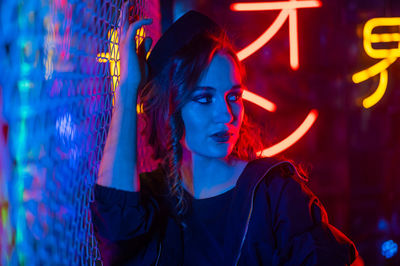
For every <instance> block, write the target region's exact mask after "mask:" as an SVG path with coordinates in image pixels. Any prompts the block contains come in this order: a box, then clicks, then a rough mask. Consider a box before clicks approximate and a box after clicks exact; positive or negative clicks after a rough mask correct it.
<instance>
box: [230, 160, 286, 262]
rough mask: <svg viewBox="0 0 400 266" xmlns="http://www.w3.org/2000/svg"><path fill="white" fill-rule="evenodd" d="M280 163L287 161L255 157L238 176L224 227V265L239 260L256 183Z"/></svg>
mask: <svg viewBox="0 0 400 266" xmlns="http://www.w3.org/2000/svg"><path fill="white" fill-rule="evenodd" d="M282 163H287V162H279V161H278V160H277V159H274V158H260V159H256V160H253V161H250V162H249V163H248V164H247V165H246V167H245V169H244V170H243V172H242V174H241V175H240V176H239V178H238V181H237V183H236V187H235V189H234V192H233V198H232V202H231V205H230V207H229V212H228V223H227V226H226V229H225V240H224V255H225V261H226V264H225V265H236V264H237V262H238V260H239V257H240V253H241V249H242V245H243V243H244V240H245V237H246V234H247V227H248V225H249V221H250V217H251V212H252V207H253V198H254V193H255V189H256V187H257V185H258V184H259V183H260V182H261V181H262V180H263V179H264V177H265V176H266V175H267V173H268V172H269V171H270V169H272V168H274V167H275V166H277V165H280V164H282Z"/></svg>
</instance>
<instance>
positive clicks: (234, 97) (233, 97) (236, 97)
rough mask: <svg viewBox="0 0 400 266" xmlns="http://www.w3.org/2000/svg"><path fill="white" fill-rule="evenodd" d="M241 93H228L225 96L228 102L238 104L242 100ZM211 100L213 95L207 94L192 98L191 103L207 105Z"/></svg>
mask: <svg viewBox="0 0 400 266" xmlns="http://www.w3.org/2000/svg"><path fill="white" fill-rule="evenodd" d="M242 94H243V92H234V93H230V94H229V95H228V96H227V100H228V101H230V102H238V101H240V100H241V99H242ZM212 100H213V95H212V94H209V93H204V94H201V95H198V96H195V97H193V99H192V101H195V102H198V103H201V104H209V103H211V102H212Z"/></svg>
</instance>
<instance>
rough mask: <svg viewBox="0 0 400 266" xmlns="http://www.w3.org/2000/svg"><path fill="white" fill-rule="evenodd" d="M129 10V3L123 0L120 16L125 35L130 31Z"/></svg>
mask: <svg viewBox="0 0 400 266" xmlns="http://www.w3.org/2000/svg"><path fill="white" fill-rule="evenodd" d="M128 10H129V3H128V2H123V3H122V5H121V11H120V16H119V23H118V24H119V26H120V28H121V34H122V36H124V35H125V34H126V32H127V31H128V27H129V21H128Z"/></svg>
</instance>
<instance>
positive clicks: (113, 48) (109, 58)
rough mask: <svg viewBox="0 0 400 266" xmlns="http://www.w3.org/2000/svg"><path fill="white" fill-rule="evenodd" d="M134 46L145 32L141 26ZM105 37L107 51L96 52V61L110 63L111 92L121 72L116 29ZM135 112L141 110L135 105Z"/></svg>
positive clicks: (140, 40)
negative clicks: (107, 41) (107, 43)
mask: <svg viewBox="0 0 400 266" xmlns="http://www.w3.org/2000/svg"><path fill="white" fill-rule="evenodd" d="M136 36H138V37H137V38H136V47H139V45H140V43H141V42H142V41H143V39H144V36H145V33H144V28H143V27H141V28H140V29H138V30H137V31H136ZM107 38H108V40H109V41H110V44H109V46H108V49H109V52H107V53H99V54H97V62H99V63H107V62H109V63H110V75H111V77H112V81H111V86H112V91H113V93H114V92H115V89H116V88H117V86H118V83H119V76H120V74H121V68H120V61H119V45H118V43H119V37H118V31H117V30H115V29H111V30H110V31H109V32H108V34H107ZM112 105H113V106H114V99H112ZM136 109H137V112H138V113H140V112H141V111H142V110H141V108H140V107H139V106H137V107H136Z"/></svg>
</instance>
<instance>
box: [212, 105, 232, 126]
mask: <svg viewBox="0 0 400 266" xmlns="http://www.w3.org/2000/svg"><path fill="white" fill-rule="evenodd" d="M233 118H234V117H233V113H232V108H231V106H230V105H229V102H228V101H227V100H226V99H219V100H217V101H216V102H215V109H214V120H215V122H217V123H224V124H228V123H231V122H232V120H233Z"/></svg>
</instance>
